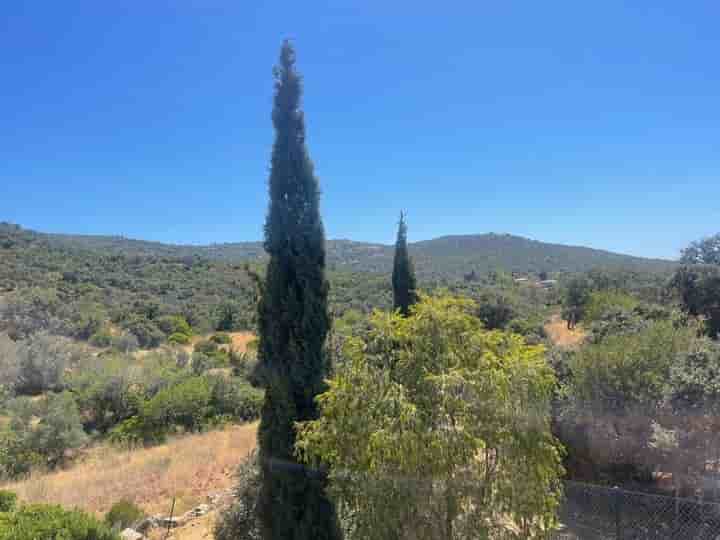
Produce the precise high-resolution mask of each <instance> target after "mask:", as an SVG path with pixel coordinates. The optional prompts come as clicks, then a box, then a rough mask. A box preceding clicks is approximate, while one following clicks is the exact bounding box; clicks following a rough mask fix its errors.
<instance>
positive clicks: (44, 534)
mask: <svg viewBox="0 0 720 540" xmlns="http://www.w3.org/2000/svg"><path fill="white" fill-rule="evenodd" d="M0 501H2V504H1V505H0V506H1V508H0V539H2V540H58V539H62V540H119V538H120V537H119V536H118V534H117V532H115V531H114V530H113V529H112V528H111V527H110V526H108V525H106V524H104V523H102V522H101V521H99V520H97V519H96V518H94V517H92V516H90V515H88V514H86V513H84V512H81V511H80V510H65V509H63V508H61V507H59V506H54V505H46V504H29V505H20V506H17V505H16V504H15V499H14V494H11V493H8V492H2V496H0Z"/></svg>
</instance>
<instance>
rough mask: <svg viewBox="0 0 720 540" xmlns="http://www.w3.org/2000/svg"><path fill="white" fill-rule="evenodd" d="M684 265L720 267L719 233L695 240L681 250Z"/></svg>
mask: <svg viewBox="0 0 720 540" xmlns="http://www.w3.org/2000/svg"><path fill="white" fill-rule="evenodd" d="M680 262H682V263H684V264H714V265H718V266H720V233H718V234H716V235H714V236H710V237H709V238H703V239H702V240H696V241H695V242H692V243H691V244H690V245H689V246H688V247H686V248H685V249H683V250H682V256H681V257H680Z"/></svg>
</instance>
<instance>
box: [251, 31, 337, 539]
mask: <svg viewBox="0 0 720 540" xmlns="http://www.w3.org/2000/svg"><path fill="white" fill-rule="evenodd" d="M274 75H275V97H274V107H273V113H272V121H273V125H274V127H275V142H274V144H273V149H272V159H271V168H270V180H269V191H270V207H269V210H268V214H267V220H266V223H265V250H266V251H267V253H268V254H269V256H270V261H269V263H268V266H267V270H266V272H267V273H266V276H265V280H264V283H263V286H262V297H261V299H260V302H259V305H258V330H259V347H258V354H259V360H260V365H259V371H258V375H259V377H260V380H261V382H262V385H263V386H264V387H265V401H264V404H263V408H262V418H261V422H260V429H259V432H258V443H259V447H260V451H259V457H260V469H261V470H260V474H261V480H262V487H261V492H260V500H259V518H260V522H261V528H262V537H263V539H264V540H300V539H303V540H304V539H306V540H316V539H320V540H323V539H327V540H331V539H333V540H334V539H338V538H340V537H341V534H340V532H339V527H338V523H337V516H336V514H335V510H334V507H333V505H332V503H331V502H330V501H329V500H328V499H327V497H326V495H325V485H326V478H325V476H324V475H323V474H320V473H318V472H317V471H315V472H311V471H308V470H306V469H305V468H304V467H302V466H301V465H300V464H299V463H298V462H297V460H296V458H295V454H294V448H295V422H302V421H305V420H312V419H315V418H317V417H318V409H317V406H316V404H315V397H316V396H317V395H318V394H319V393H321V392H322V391H323V390H324V379H325V376H326V373H327V365H326V361H325V356H324V354H323V347H324V342H325V336H326V334H327V332H328V329H329V326H330V318H329V314H328V307H327V299H328V283H327V280H326V278H325V233H324V229H323V223H322V219H321V218H320V210H319V199H320V192H319V186H318V181H317V178H316V177H315V174H314V172H313V165H312V162H311V161H310V158H309V156H308V151H307V148H306V146H305V121H304V118H303V113H302V111H301V110H300V98H301V94H302V80H301V77H300V75H299V74H298V72H297V71H296V69H295V51H294V49H293V47H292V45H291V44H290V43H289V42H288V41H285V42H284V43H283V46H282V50H281V53H280V63H279V65H278V66H276V68H275V70H274Z"/></svg>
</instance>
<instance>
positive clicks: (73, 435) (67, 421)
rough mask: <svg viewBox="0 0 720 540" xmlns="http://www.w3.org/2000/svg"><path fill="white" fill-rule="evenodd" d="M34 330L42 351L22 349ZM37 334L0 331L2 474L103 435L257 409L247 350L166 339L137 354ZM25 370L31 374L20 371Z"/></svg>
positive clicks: (145, 437) (144, 434)
mask: <svg viewBox="0 0 720 540" xmlns="http://www.w3.org/2000/svg"><path fill="white" fill-rule="evenodd" d="M35 339H40V340H42V343H43V344H45V345H43V346H44V348H43V349H42V353H41V354H38V355H35V354H28V353H27V352H26V351H25V347H36V346H37V345H36V344H35V342H34V340H35ZM219 339H221V340H222V338H219ZM34 340H33V341H31V342H30V343H29V344H28V343H25V342H17V343H15V342H13V341H12V340H10V339H9V338H8V337H7V336H3V335H0V350H2V354H3V365H4V368H5V369H4V372H3V373H2V376H1V377H0V379H1V380H0V388H2V390H3V395H2V397H3V401H2V403H1V404H0V406H1V408H2V409H1V410H2V412H3V415H4V418H5V421H4V422H3V423H2V425H1V426H0V474H1V475H2V476H4V477H6V478H15V477H18V476H22V475H24V474H27V473H28V472H30V471H31V469H52V468H55V467H57V466H59V465H64V464H65V463H66V462H68V461H69V460H72V459H73V458H74V457H75V456H76V455H77V452H78V451H79V450H80V449H81V448H83V447H84V446H85V445H86V444H88V443H89V442H91V441H93V440H97V439H102V438H104V437H108V438H109V439H110V440H111V441H114V442H118V443H123V444H129V443H132V444H138V443H140V444H150V443H156V442H160V441H162V440H163V439H164V438H165V437H166V436H167V435H169V434H172V433H177V432H191V431H197V430H201V429H205V428H207V427H210V426H213V425H218V424H222V423H224V422H229V421H235V422H240V421H247V420H252V419H255V418H257V417H258V416H259V413H260V406H261V403H262V391H260V390H258V389H257V388H254V387H252V386H251V385H250V383H249V382H248V379H247V374H248V373H249V371H250V369H251V368H250V366H248V367H246V364H248V363H250V364H251V363H252V361H251V355H246V354H238V353H236V352H233V351H228V350H227V349H219V348H218V345H216V344H215V343H214V342H212V341H208V342H207V343H209V344H211V345H212V348H206V349H204V351H205V352H195V353H193V354H192V356H191V355H189V354H188V353H187V352H185V351H184V350H173V349H164V350H161V351H157V352H154V353H151V354H147V355H144V356H142V357H140V358H136V357H134V356H131V355H125V354H123V353H119V352H113V351H107V352H105V353H103V354H97V353H93V352H92V351H91V350H90V349H89V348H88V347H87V346H83V345H80V344H76V343H72V342H69V341H67V340H66V339H64V338H57V337H53V336H48V335H42V336H39V337H37V338H34ZM38 359H42V362H40V361H39V360H38ZM38 366H39V367H38ZM217 367H222V368H224V369H223V370H221V371H219V372H218V371H217V370H216V369H215V368H217ZM28 372H29V373H31V374H32V377H30V376H27V375H23V374H26V373H28ZM28 381H31V382H32V384H29V382H28Z"/></svg>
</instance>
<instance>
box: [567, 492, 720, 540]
mask: <svg viewBox="0 0 720 540" xmlns="http://www.w3.org/2000/svg"><path fill="white" fill-rule="evenodd" d="M560 521H561V522H562V523H563V529H562V530H561V531H559V532H558V533H556V534H554V535H553V538H554V539H557V540H560V539H563V540H565V539H570V538H573V539H582V540H585V539H587V540H600V539H613V540H614V539H618V540H620V539H621V540H651V539H653V540H655V539H659V540H664V539H673V540H720V504H718V503H710V502H702V501H697V500H693V499H682V498H676V497H667V496H662V495H652V494H647V493H640V492H636V491H627V490H624V489H619V488H611V487H603V486H595V485H590V484H583V483H579V482H565V500H564V502H563V504H562V506H561V508H560Z"/></svg>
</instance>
